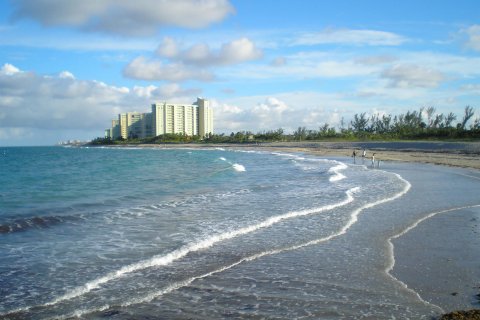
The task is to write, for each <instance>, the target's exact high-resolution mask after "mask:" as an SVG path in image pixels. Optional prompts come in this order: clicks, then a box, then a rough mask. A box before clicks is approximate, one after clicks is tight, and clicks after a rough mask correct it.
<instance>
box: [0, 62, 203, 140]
mask: <svg viewBox="0 0 480 320" xmlns="http://www.w3.org/2000/svg"><path fill="white" fill-rule="evenodd" d="M199 93H200V90H196V89H190V90H186V89H182V88H181V87H180V85H178V84H175V83H171V84H167V85H164V86H159V87H158V86H153V85H150V86H146V87H142V86H135V87H133V89H129V88H127V87H116V86H112V85H108V84H106V83H103V82H100V81H95V80H79V79H76V78H75V76H74V75H73V74H72V73H71V72H68V71H62V72H61V73H59V74H58V75H53V76H51V75H38V74H36V73H34V72H28V71H22V70H20V69H19V68H17V67H15V66H14V65H12V64H8V63H7V64H4V65H3V66H2V67H1V69H0V142H1V140H2V139H7V138H8V139H13V138H14V137H19V138H20V137H21V136H22V135H23V136H24V137H28V138H29V139H30V138H31V137H30V136H29V135H30V134H31V132H33V131H35V130H44V131H58V132H59V131H75V130H77V131H84V132H88V133H89V134H88V137H89V138H93V137H97V136H102V135H103V131H102V130H103V129H102V128H107V127H108V126H109V125H110V120H111V119H113V118H115V117H116V116H117V114H118V113H121V112H126V111H140V112H144V111H149V109H150V104H151V103H152V102H153V101H155V100H165V99H172V100H180V101H184V100H187V99H188V100H187V101H190V100H192V99H193V97H194V96H196V95H198V94H199ZM192 101H193V100H192ZM53 142H56V141H49V143H53Z"/></svg>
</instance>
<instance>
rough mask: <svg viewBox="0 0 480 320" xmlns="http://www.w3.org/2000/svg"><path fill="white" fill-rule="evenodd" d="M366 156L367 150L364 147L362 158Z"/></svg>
mask: <svg viewBox="0 0 480 320" xmlns="http://www.w3.org/2000/svg"><path fill="white" fill-rule="evenodd" d="M366 156H367V150H366V149H363V154H362V158H365V157H366Z"/></svg>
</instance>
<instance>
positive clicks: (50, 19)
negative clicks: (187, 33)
mask: <svg viewBox="0 0 480 320" xmlns="http://www.w3.org/2000/svg"><path fill="white" fill-rule="evenodd" d="M12 4H13V6H14V13H13V17H14V19H25V18H27V19H32V20H35V21H38V22H39V23H41V24H42V25H44V26H48V27H52V26H68V27H71V28H75V29H80V30H82V31H87V32H101V33H107V34H115V35H122V36H148V35H152V34H154V33H155V32H156V31H157V29H158V28H159V27H162V26H174V27H183V28H192V29H195V28H203V27H206V26H208V25H210V24H212V23H216V22H220V21H222V20H223V19H225V18H226V17H227V16H228V15H230V14H232V13H234V8H233V6H232V5H231V4H230V3H229V2H228V1H227V0H181V1H179V0H136V1H130V0H101V1H95V0H69V1H63V0H17V1H13V3H12Z"/></svg>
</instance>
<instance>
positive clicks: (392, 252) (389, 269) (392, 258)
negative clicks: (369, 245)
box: [385, 204, 480, 313]
mask: <svg viewBox="0 0 480 320" xmlns="http://www.w3.org/2000/svg"><path fill="white" fill-rule="evenodd" d="M477 207H480V204H476V205H470V206H463V207H456V208H450V209H446V210H441V211H436V212H432V213H430V214H428V215H426V216H425V217H423V218H421V219H419V220H417V221H415V222H414V223H412V224H411V225H409V226H408V227H406V228H405V229H404V230H402V231H401V232H399V233H397V234H395V235H393V236H391V237H390V238H388V240H387V243H388V249H389V256H390V261H389V264H388V265H387V268H386V269H385V273H386V274H387V275H388V276H389V277H390V278H392V279H393V280H395V281H396V282H398V283H399V284H400V285H401V286H402V287H403V288H404V289H406V290H407V291H409V292H411V293H413V294H415V295H416V296H417V298H418V299H419V300H420V301H422V302H423V303H424V304H426V305H429V306H433V307H435V308H437V309H438V310H439V311H440V312H441V313H445V310H443V309H442V308H441V307H440V306H437V305H436V304H433V303H431V302H428V301H426V300H424V299H423V298H422V297H421V296H420V294H419V293H418V292H416V291H415V290H413V289H411V288H409V287H408V286H407V284H406V283H405V282H403V281H401V280H399V279H397V278H396V277H395V276H393V275H392V273H391V272H392V270H393V267H394V266H395V246H394V245H393V242H392V241H393V240H394V239H397V238H400V237H401V236H403V235H405V234H406V233H408V232H409V231H411V230H412V229H415V228H416V227H417V226H418V225H419V224H420V223H422V222H424V221H425V220H428V219H430V218H432V217H434V216H436V215H438V214H442V213H447V212H454V211H458V210H462V209H470V208H477Z"/></svg>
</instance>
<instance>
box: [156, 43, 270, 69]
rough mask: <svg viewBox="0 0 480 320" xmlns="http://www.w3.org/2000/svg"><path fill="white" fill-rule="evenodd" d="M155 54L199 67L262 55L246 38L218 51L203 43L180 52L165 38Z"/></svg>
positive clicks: (239, 60)
mask: <svg viewBox="0 0 480 320" xmlns="http://www.w3.org/2000/svg"><path fill="white" fill-rule="evenodd" d="M157 54H158V55H160V56H162V57H165V58H169V59H171V60H174V61H177V62H182V63H184V64H192V65H199V66H215V65H231V64H237V63H242V62H245V61H250V60H256V59H259V58H261V57H262V55H263V53H262V51H261V50H260V49H258V48H257V47H256V46H255V44H254V43H253V42H252V41H251V40H250V39H248V38H240V39H237V40H233V41H231V42H227V43H223V44H222V46H221V47H220V49H219V50H216V51H214V50H212V49H210V47H209V46H208V45H207V44H205V43H197V44H194V45H192V46H190V47H189V48H187V49H184V50H180V48H179V44H178V43H176V41H175V40H174V39H172V38H168V37H167V38H165V39H164V40H163V42H162V43H161V44H160V46H159V47H158V49H157Z"/></svg>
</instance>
